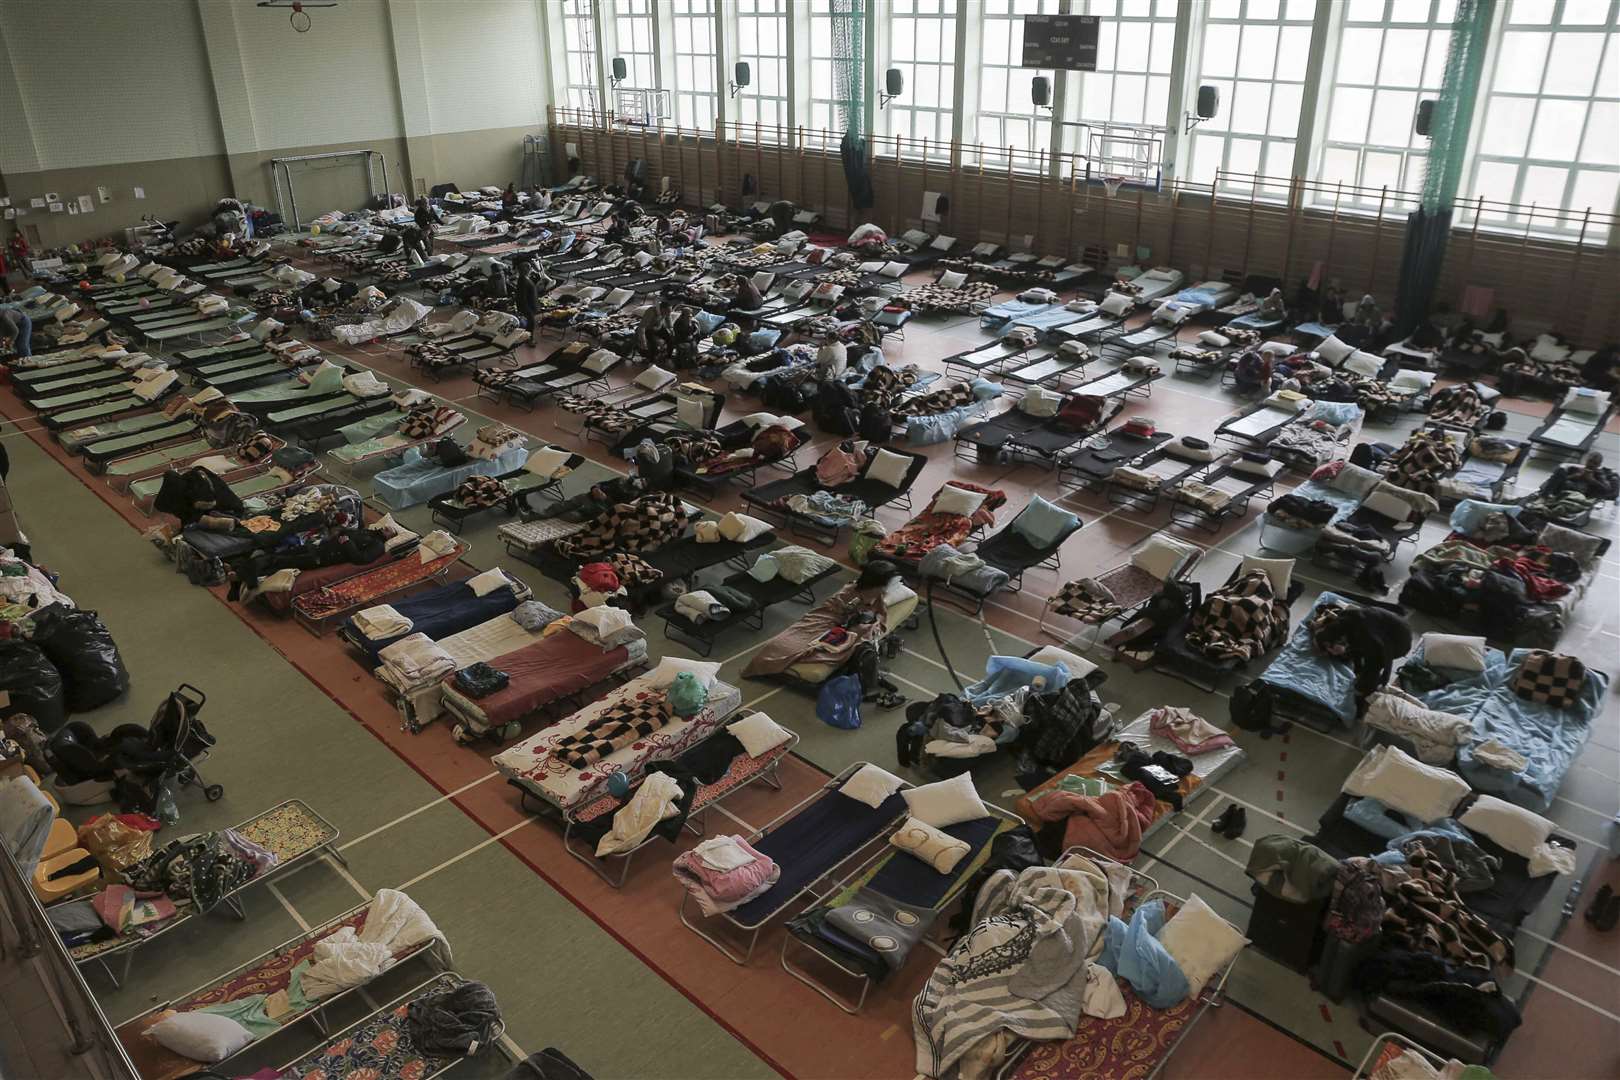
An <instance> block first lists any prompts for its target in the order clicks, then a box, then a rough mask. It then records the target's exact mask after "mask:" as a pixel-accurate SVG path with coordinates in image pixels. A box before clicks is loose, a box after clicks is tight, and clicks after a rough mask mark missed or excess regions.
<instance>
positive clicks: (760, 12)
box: [725, 0, 793, 143]
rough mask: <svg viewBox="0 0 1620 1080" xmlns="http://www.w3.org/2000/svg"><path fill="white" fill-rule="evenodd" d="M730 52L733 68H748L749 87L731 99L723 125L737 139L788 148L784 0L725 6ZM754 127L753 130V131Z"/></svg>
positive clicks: (738, 0)
mask: <svg viewBox="0 0 1620 1080" xmlns="http://www.w3.org/2000/svg"><path fill="white" fill-rule="evenodd" d="M725 7H726V9H727V14H728V26H729V27H730V28H731V33H732V41H733V42H734V44H735V47H734V48H733V49H731V50H730V57H729V58H730V60H731V61H732V63H736V62H737V61H743V62H746V63H747V64H748V67H749V84H748V85H747V86H746V87H743V88H741V89H739V90H738V91H737V92H736V93H735V94H733V95H732V98H731V101H732V105H731V108H730V109H729V110H728V117H729V120H728V123H729V126H730V127H731V128H732V129H733V132H734V134H735V135H737V136H742V135H747V136H749V137H753V136H754V135H755V133H756V131H757V133H758V138H759V140H760V141H761V142H764V143H776V142H784V143H785V142H788V141H789V140H788V139H787V138H786V132H787V130H788V125H789V123H790V122H791V117H792V110H791V108H790V105H791V102H792V98H793V83H792V70H791V67H790V65H789V61H788V55H789V54H788V18H789V12H788V0H725ZM756 125H757V127H756Z"/></svg>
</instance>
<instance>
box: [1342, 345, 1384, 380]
mask: <svg viewBox="0 0 1620 1080" xmlns="http://www.w3.org/2000/svg"><path fill="white" fill-rule="evenodd" d="M1344 370H1346V371H1348V372H1350V373H1352V374H1354V375H1362V376H1365V377H1366V378H1369V379H1370V378H1372V377H1373V376H1374V375H1377V374H1378V373H1379V372H1380V371H1383V370H1384V361H1383V360H1382V359H1380V358H1379V357H1376V356H1374V355H1373V354H1372V353H1370V352H1362V351H1361V350H1360V349H1357V350H1356V351H1355V352H1353V353H1351V354H1350V356H1349V358H1348V359H1347V360H1345V362H1344Z"/></svg>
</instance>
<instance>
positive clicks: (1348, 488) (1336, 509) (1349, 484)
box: [1259, 464, 1383, 555]
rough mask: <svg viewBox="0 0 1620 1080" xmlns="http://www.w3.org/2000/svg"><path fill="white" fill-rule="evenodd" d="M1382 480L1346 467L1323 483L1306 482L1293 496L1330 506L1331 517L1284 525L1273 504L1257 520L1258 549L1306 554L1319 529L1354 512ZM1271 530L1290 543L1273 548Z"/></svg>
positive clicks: (1373, 475)
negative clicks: (1289, 540)
mask: <svg viewBox="0 0 1620 1080" xmlns="http://www.w3.org/2000/svg"><path fill="white" fill-rule="evenodd" d="M1382 479H1383V478H1382V477H1380V476H1379V475H1378V474H1377V473H1375V472H1372V471H1371V470H1369V469H1363V468H1361V467H1359V466H1356V465H1350V464H1346V465H1345V466H1344V467H1343V468H1342V469H1341V470H1340V471H1339V472H1338V473H1337V474H1335V475H1334V476H1331V477H1327V478H1325V479H1322V480H1307V481H1305V482H1304V483H1303V484H1301V485H1299V486H1298V487H1297V488H1295V489H1294V490H1293V492H1292V494H1293V495H1295V496H1298V497H1299V498H1300V499H1305V500H1310V501H1313V502H1319V503H1327V504H1329V505H1330V506H1332V507H1333V514H1332V516H1331V517H1328V518H1326V519H1325V520H1323V521H1320V522H1318V521H1314V520H1313V521H1311V522H1310V523H1309V525H1308V526H1307V525H1302V524H1297V523H1286V522H1284V521H1282V520H1279V518H1278V513H1279V511H1278V509H1277V506H1276V504H1275V502H1274V503H1273V504H1272V505H1271V506H1268V507H1267V508H1266V512H1265V514H1264V515H1263V516H1262V517H1261V519H1260V539H1259V544H1260V546H1261V547H1262V548H1267V549H1269V550H1273V551H1282V552H1286V553H1287V554H1290V555H1297V554H1300V553H1301V552H1304V551H1308V550H1309V549H1310V548H1311V547H1312V546H1314V545H1315V544H1316V541H1317V538H1318V537H1320V536H1321V535H1322V530H1324V529H1326V528H1327V527H1328V526H1329V525H1334V524H1337V523H1338V522H1341V521H1343V520H1344V519H1345V518H1347V517H1349V516H1350V515H1351V514H1353V513H1355V511H1356V508H1357V507H1359V506H1360V505H1361V504H1362V503H1363V502H1364V501H1366V498H1367V496H1369V495H1371V494H1372V492H1373V490H1374V488H1376V487H1377V486H1378V485H1379V484H1380V483H1381V482H1382ZM1273 530H1275V531H1278V532H1281V533H1282V534H1283V535H1284V536H1287V537H1290V538H1291V539H1292V543H1291V544H1289V545H1288V546H1286V547H1280V548H1279V547H1276V546H1274V545H1275V539H1274V537H1272V536H1271V535H1270V532H1271V531H1273Z"/></svg>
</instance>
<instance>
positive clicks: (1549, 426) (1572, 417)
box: [1530, 386, 1620, 458]
mask: <svg viewBox="0 0 1620 1080" xmlns="http://www.w3.org/2000/svg"><path fill="white" fill-rule="evenodd" d="M1617 412H1620V405H1617V404H1616V403H1614V402H1612V401H1610V400H1609V395H1608V393H1607V392H1602V393H1600V392H1598V391H1594V390H1588V389H1586V388H1585V387H1579V386H1578V387H1575V388H1573V389H1572V390H1570V392H1569V394H1568V395H1566V396H1565V398H1564V400H1563V401H1562V402H1561V403H1560V404H1559V405H1558V407H1557V408H1555V409H1554V410H1553V411H1552V412H1550V413H1548V414H1547V419H1546V420H1544V421H1542V423H1541V426H1539V427H1538V428H1536V430H1535V431H1533V432H1531V433H1530V442H1531V444H1532V445H1533V446H1536V447H1538V448H1540V449H1542V450H1545V451H1546V452H1547V453H1549V454H1552V455H1554V456H1556V457H1561V458H1574V457H1581V456H1582V455H1584V454H1586V453H1588V452H1589V451H1590V450H1591V449H1592V444H1593V443H1595V442H1597V438H1598V436H1599V435H1601V434H1602V433H1603V431H1604V429H1605V428H1607V427H1608V426H1609V421H1611V420H1613V419H1614V417H1615V414H1616V413H1617Z"/></svg>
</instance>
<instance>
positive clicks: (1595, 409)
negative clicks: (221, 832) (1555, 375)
mask: <svg viewBox="0 0 1620 1080" xmlns="http://www.w3.org/2000/svg"><path fill="white" fill-rule="evenodd" d="M1563 407H1564V408H1566V409H1568V410H1569V411H1570V412H1578V413H1590V414H1591V415H1593V416H1600V415H1602V414H1603V412H1604V410H1606V409H1607V408H1608V407H1609V392H1608V391H1607V390H1593V389H1592V388H1591V387H1589V386H1572V387H1570V388H1569V393H1567V394H1565V395H1564V403H1563Z"/></svg>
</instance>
